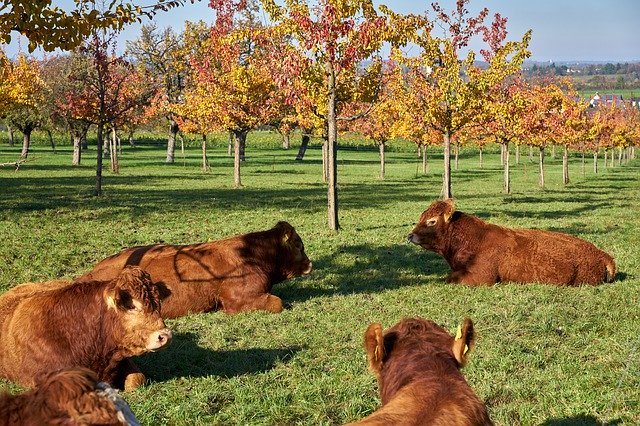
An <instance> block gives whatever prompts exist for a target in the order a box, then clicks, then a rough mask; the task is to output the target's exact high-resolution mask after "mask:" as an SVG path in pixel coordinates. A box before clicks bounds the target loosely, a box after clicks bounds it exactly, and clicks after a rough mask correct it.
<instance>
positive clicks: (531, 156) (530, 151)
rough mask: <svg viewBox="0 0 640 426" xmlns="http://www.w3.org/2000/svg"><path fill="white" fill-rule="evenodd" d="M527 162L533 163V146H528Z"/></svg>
mask: <svg viewBox="0 0 640 426" xmlns="http://www.w3.org/2000/svg"><path fill="white" fill-rule="evenodd" d="M529 161H530V162H531V163H533V145H529Z"/></svg>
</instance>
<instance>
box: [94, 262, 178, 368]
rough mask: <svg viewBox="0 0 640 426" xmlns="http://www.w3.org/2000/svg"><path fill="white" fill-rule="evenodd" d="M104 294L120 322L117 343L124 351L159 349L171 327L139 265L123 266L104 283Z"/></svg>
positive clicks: (150, 282) (155, 293)
mask: <svg viewBox="0 0 640 426" xmlns="http://www.w3.org/2000/svg"><path fill="white" fill-rule="evenodd" d="M104 298H105V301H106V304H107V307H108V309H110V310H111V311H112V312H113V313H115V316H116V318H117V319H116V321H117V322H118V323H119V325H120V327H119V328H120V333H119V334H120V336H119V338H118V340H119V341H118V346H119V347H121V348H122V349H124V350H125V352H126V353H127V354H128V355H130V356H134V355H140V354H143V353H145V352H149V351H155V350H158V349H162V348H164V347H165V346H166V345H167V344H168V343H169V342H170V341H171V337H172V333H171V330H169V329H168V328H166V326H165V325H164V321H163V320H162V317H161V316H160V297H159V295H158V289H157V287H156V286H155V284H154V283H153V282H152V281H151V277H150V276H149V274H148V273H146V272H145V271H143V270H142V269H140V268H139V267H137V266H127V267H125V268H124V269H123V270H122V272H120V275H118V277H116V278H115V279H114V280H113V281H111V283H110V285H108V286H107V288H106V289H105V292H104Z"/></svg>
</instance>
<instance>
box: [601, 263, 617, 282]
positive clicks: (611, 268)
mask: <svg viewBox="0 0 640 426" xmlns="http://www.w3.org/2000/svg"><path fill="white" fill-rule="evenodd" d="M615 279H616V263H615V262H614V261H613V259H611V260H608V261H607V264H606V269H605V271H604V282H606V283H612V282H613V280H615Z"/></svg>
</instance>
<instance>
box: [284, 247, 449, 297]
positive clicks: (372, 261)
mask: <svg viewBox="0 0 640 426" xmlns="http://www.w3.org/2000/svg"><path fill="white" fill-rule="evenodd" d="M312 261H313V264H314V269H315V271H316V272H314V273H312V275H313V274H316V273H318V274H330V275H331V277H329V278H327V279H326V280H324V282H323V283H321V284H320V285H318V286H315V287H313V286H312V285H313V284H312V285H309V284H307V282H311V283H313V282H314V280H311V279H309V280H307V279H304V278H303V279H297V280H292V281H287V282H285V283H283V284H279V285H277V286H275V287H274V289H273V293H274V294H277V295H278V296H279V297H281V298H282V300H283V301H284V303H285V304H287V305H288V304H291V303H295V302H303V301H306V300H309V299H313V298H315V297H321V296H333V295H347V294H354V293H377V292H381V291H386V290H391V289H397V288H400V287H404V286H409V285H420V284H422V282H424V281H426V277H425V275H429V276H430V278H431V279H438V278H440V277H442V282H444V277H445V276H446V275H447V274H448V273H449V265H447V263H446V261H445V260H444V259H443V258H442V257H440V256H438V255H437V254H435V253H431V252H426V251H423V250H421V249H420V248H418V247H414V246H412V245H409V244H393V245H387V246H382V247H380V246H370V245H365V244H356V245H344V246H340V247H338V248H337V249H336V251H334V252H333V253H332V254H330V255H327V256H322V257H319V258H314V259H312Z"/></svg>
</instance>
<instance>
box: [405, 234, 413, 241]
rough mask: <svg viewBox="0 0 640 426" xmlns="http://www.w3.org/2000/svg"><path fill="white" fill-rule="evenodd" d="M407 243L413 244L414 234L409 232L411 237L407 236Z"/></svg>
mask: <svg viewBox="0 0 640 426" xmlns="http://www.w3.org/2000/svg"><path fill="white" fill-rule="evenodd" d="M406 242H407V243H412V242H413V232H409V235H407V241H406Z"/></svg>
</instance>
